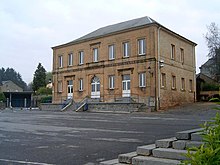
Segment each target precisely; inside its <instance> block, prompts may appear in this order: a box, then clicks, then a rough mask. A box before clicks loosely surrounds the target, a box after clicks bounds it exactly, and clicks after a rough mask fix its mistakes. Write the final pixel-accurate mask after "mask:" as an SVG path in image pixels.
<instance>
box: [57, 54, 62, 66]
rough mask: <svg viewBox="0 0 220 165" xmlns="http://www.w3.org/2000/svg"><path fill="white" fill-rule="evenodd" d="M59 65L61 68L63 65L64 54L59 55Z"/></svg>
mask: <svg viewBox="0 0 220 165" xmlns="http://www.w3.org/2000/svg"><path fill="white" fill-rule="evenodd" d="M58 66H59V68H62V67H63V56H62V55H60V56H58Z"/></svg>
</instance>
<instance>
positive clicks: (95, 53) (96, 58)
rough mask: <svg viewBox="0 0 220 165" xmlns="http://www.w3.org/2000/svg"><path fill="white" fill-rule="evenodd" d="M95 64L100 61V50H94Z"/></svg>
mask: <svg viewBox="0 0 220 165" xmlns="http://www.w3.org/2000/svg"><path fill="white" fill-rule="evenodd" d="M92 51H93V62H98V61H99V52H98V48H93V50H92Z"/></svg>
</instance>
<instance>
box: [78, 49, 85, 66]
mask: <svg viewBox="0 0 220 165" xmlns="http://www.w3.org/2000/svg"><path fill="white" fill-rule="evenodd" d="M83 61H84V52H83V51H80V52H79V65H82V64H83Z"/></svg>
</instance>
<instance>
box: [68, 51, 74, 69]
mask: <svg viewBox="0 0 220 165" xmlns="http://www.w3.org/2000/svg"><path fill="white" fill-rule="evenodd" d="M72 65H73V53H70V54H68V66H72Z"/></svg>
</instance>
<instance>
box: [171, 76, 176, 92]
mask: <svg viewBox="0 0 220 165" xmlns="http://www.w3.org/2000/svg"><path fill="white" fill-rule="evenodd" d="M171 88H172V89H173V90H175V89H176V76H174V75H172V83H171Z"/></svg>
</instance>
